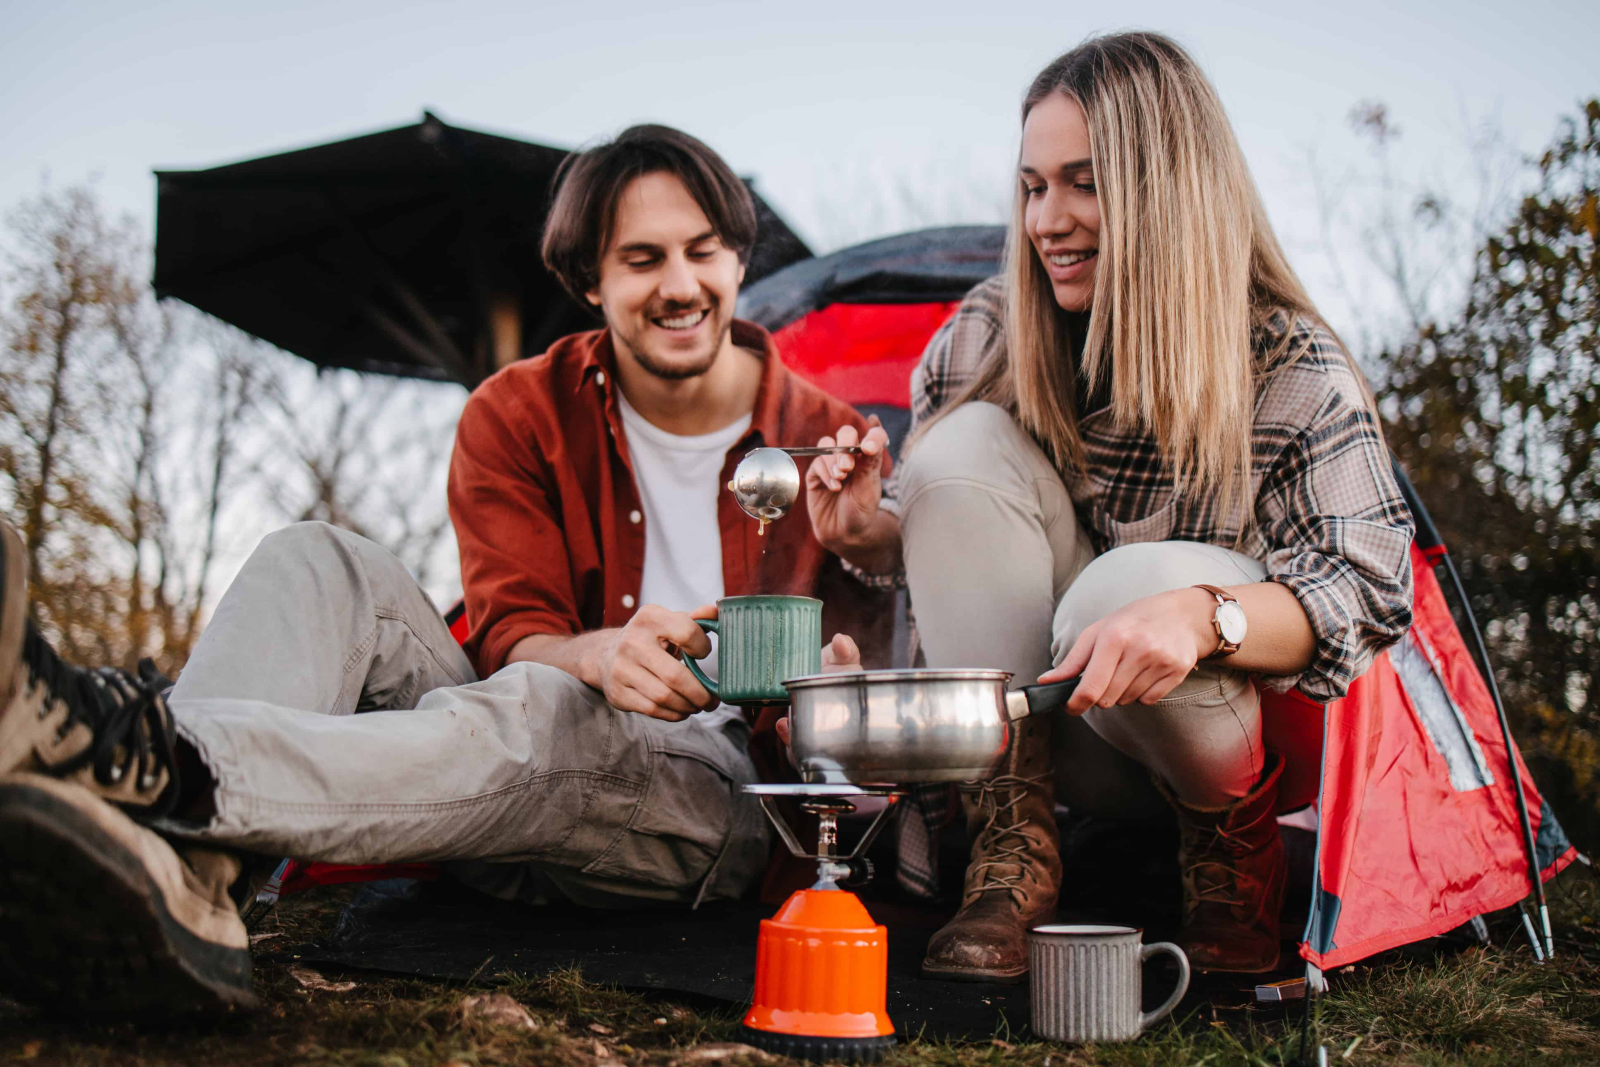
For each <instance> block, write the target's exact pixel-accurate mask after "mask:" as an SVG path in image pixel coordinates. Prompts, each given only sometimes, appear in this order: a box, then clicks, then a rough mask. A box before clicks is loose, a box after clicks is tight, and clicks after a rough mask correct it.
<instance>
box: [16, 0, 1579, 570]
mask: <svg viewBox="0 0 1600 1067" xmlns="http://www.w3.org/2000/svg"><path fill="white" fill-rule="evenodd" d="M1122 29H1155V30H1159V31H1162V32H1165V33H1167V34H1170V35H1172V36H1174V37H1175V38H1177V40H1178V41H1179V42H1180V43H1181V44H1183V45H1184V46H1186V47H1187V48H1189V49H1190V51H1191V52H1192V53H1193V54H1194V55H1195V57H1196V58H1197V59H1198V60H1199V62H1200V64H1201V66H1202V67H1203V69H1204V70H1206V71H1207V73H1208V74H1209V76H1210V78H1211V79H1212V81H1213V82H1214V84H1215V85H1216V87H1217V89H1218V91H1219V93H1220V95H1221V97H1222V100H1223V103H1224V105H1225V106H1226V108H1227V110H1228V113H1229V115H1230V116H1231V118H1232V121H1233V123H1234V126H1235V129H1236V131H1237V133H1238V137H1239V140H1240V143H1241V145H1242V146H1243V148H1244V151H1245V154H1246V157H1247V159H1248V160H1249V162H1250V165H1251V168H1252V170H1253V172H1254V174H1255V176H1256V179H1257V182H1258V184H1259V185H1260V187H1261V190H1262V194H1263V197H1264V200H1265V202H1266V204H1267V208H1268V212H1269V215H1270V216H1271V218H1272V220H1273V223H1274V225H1275V227H1276V228H1277V230H1278V232H1279V234H1280V236H1281V237H1282V238H1283V240H1284V244H1285V246H1286V248H1287V249H1288V251H1289V254H1290V258H1291V260H1293V261H1294V262H1295V264H1296V266H1297V267H1298V268H1299V269H1300V271H1301V274H1302V276H1303V277H1304V278H1305V280H1306V282H1307V285H1308V287H1309V288H1310V290H1311V293H1312V296H1313V297H1314V298H1315V299H1316V300H1317V301H1318V303H1319V304H1320V305H1321V306H1322V308H1323V310H1324V312H1325V313H1327V314H1328V316H1329V318H1330V320H1332V321H1333V323H1334V325H1335V326H1336V328H1339V329H1340V330H1341V332H1344V333H1345V335H1346V337H1347V338H1348V337H1350V336H1351V332H1352V331H1360V330H1361V329H1363V328H1364V327H1365V325H1366V323H1367V321H1368V320H1371V319H1375V318H1379V317H1381V312H1380V311H1379V310H1376V309H1375V307H1374V306H1373V305H1370V304H1369V303H1368V302H1367V301H1366V300H1365V299H1364V298H1363V297H1362V286H1361V284H1360V282H1361V280H1362V278H1363V277H1364V276H1366V275H1370V273H1371V272H1370V270H1369V269H1368V265H1364V264H1363V261H1362V259H1361V257H1360V254H1359V253H1360V249H1359V247H1354V246H1355V245H1359V243H1360V242H1359V240H1358V239H1357V238H1356V237H1355V236H1353V235H1354V234H1356V232H1357V231H1356V229H1355V228H1353V227H1352V226H1348V225H1345V226H1342V227H1338V228H1337V229H1338V233H1339V236H1338V237H1337V238H1336V239H1334V240H1332V241H1330V239H1329V238H1328V237H1327V236H1326V229H1327V228H1326V227H1324V226H1323V225H1322V223H1323V220H1324V218H1325V216H1326V215H1327V213H1328V210H1329V209H1327V208H1324V209H1322V210H1321V211H1320V212H1319V207H1318V203H1319V200H1318V189H1319V188H1320V189H1321V191H1322V196H1323V198H1324V202H1325V203H1326V202H1328V201H1329V199H1330V198H1331V200H1332V201H1334V202H1335V203H1336V211H1337V212H1343V213H1344V214H1345V216H1346V217H1357V218H1359V217H1363V213H1364V212H1365V213H1366V215H1365V217H1367V221H1368V222H1369V223H1370V222H1371V217H1372V213H1371V211H1370V202H1371V199H1372V198H1373V197H1374V196H1376V195H1378V191H1376V190H1375V189H1374V187H1373V186H1372V184H1371V180H1370V179H1371V176H1372V173H1373V168H1374V161H1373V158H1372V156H1371V153H1370V151H1369V149H1368V147H1367V146H1366V145H1365V144H1364V143H1363V142H1361V141H1358V140H1357V139H1356V137H1355V136H1354V135H1353V134H1352V133H1351V132H1350V128H1349V123H1348V116H1349V114H1350V112H1351V109H1352V108H1353V107H1355V106H1356V105H1358V104H1360V103H1362V102H1364V101H1382V102H1383V103H1384V104H1385V105H1386V106H1387V108H1388V111H1389V115H1390V117H1391V120H1392V121H1393V122H1394V123H1395V124H1396V125H1397V126H1398V127H1399V129H1400V131H1401V136H1400V138H1399V140H1398V141H1396V142H1395V144H1394V147H1393V149H1392V153H1393V155H1392V159H1391V174H1392V177H1393V179H1394V180H1395V182H1397V183H1398V187H1399V188H1401V189H1402V191H1405V190H1419V189H1422V188H1438V189H1443V190H1445V191H1446V192H1447V193H1452V194H1454V195H1458V196H1460V197H1461V198H1463V199H1470V196H1471V186H1472V184H1473V181H1474V180H1475V178H1474V176H1475V174H1476V170H1477V168H1478V165H1479V164H1480V163H1482V162H1483V160H1482V159H1481V158H1478V157H1479V156H1482V155H1483V153H1481V152H1475V150H1474V149H1473V148H1472V147H1471V143H1472V130H1473V129H1474V128H1475V127H1479V126H1481V124H1483V123H1485V122H1488V123H1490V124H1492V125H1493V126H1494V127H1495V128H1497V129H1499V130H1500V131H1501V132H1502V133H1503V135H1504V138H1505V140H1506V142H1507V146H1506V147H1503V148H1501V149H1498V150H1497V151H1498V152H1500V153H1502V154H1504V153H1507V152H1509V153H1511V154H1512V156H1513V158H1514V156H1515V153H1516V152H1519V151H1520V152H1523V153H1531V152H1534V151H1536V150H1537V149H1538V148H1539V147H1541V146H1542V145H1543V144H1545V143H1547V142H1548V141H1549V139H1550V138H1551V136H1552V134H1553V133H1554V132H1555V130H1556V124H1557V120H1558V118H1559V116H1561V115H1563V114H1568V113H1571V112H1572V111H1573V110H1574V108H1575V106H1576V104H1577V102H1578V101H1579V100H1580V99H1581V98H1585V97H1587V96H1591V95H1594V94H1596V93H1600V64H1597V63H1596V61H1595V55H1596V45H1597V44H1600V4H1596V3H1595V2H1594V0H1519V2H1517V3H1503V2H1499V3H1492V4H1491V3H1486V2H1483V0H1456V2H1453V3H1441V2H1440V0H1383V2H1372V0H1343V2H1341V3H1338V4H1328V3H1319V4H1305V3H1292V2H1279V3H1273V4H1265V3H1262V4H1243V3H1235V2H1227V0H1212V2H1207V3H1195V2H1193V0H1182V2H1180V0H1126V2H1123V3H1120V4H1117V5H1115V6H1112V5H1108V4H1099V5H1094V4H1084V3H1077V4H1071V3H1056V4H1037V3H1035V4H1019V3H1009V4H997V3H993V2H981V0H965V2H960V3H952V2H948V0H914V2H912V0H894V2H883V3H879V2H873V0H855V2H849V3H839V2H834V0H802V2H794V3H786V4H774V3H768V2H764V0H763V2H756V0H747V2H744V3H730V4H696V3H683V2H672V3H663V2H660V0H657V2H655V3H641V2H637V0H613V2H605V0H589V2H584V3H579V2H564V3H559V4H552V3H538V2H535V3H528V2H520V3H513V2H508V0H457V2H453V3H447V4H419V3H409V4H408V3H405V2H403V0H390V2H385V3H377V2H371V0H354V2H341V0H319V2H316V3H312V2H306V0H273V2H271V3H252V4H242V3H237V2H232V0H206V2H195V0H146V2H143V3H139V4H130V3H126V2H125V0H124V2H91V0H0V72H3V74H0V130H3V131H4V140H3V142H0V144H3V147H0V160H3V164H4V165H3V166H0V213H3V212H5V211H7V210H9V208H10V207H11V206H12V205H15V204H17V203H18V202H19V201H21V200H22V199H23V198H25V197H28V196H31V195H33V194H36V193H37V192H38V191H39V190H40V188H41V183H42V182H45V181H48V182H50V183H51V184H52V185H54V186H62V185H68V184H74V183H78V182H82V181H85V180H88V179H92V181H93V183H94V186H95V188H96V189H97V190H98V192H99V194H100V196H101V198H102V200H103V201H104V202H105V203H106V204H107V205H108V206H109V207H110V208H111V209H112V210H113V211H114V212H115V213H117V214H122V213H127V214H130V215H132V216H133V217H134V218H135V219H136V221H138V222H139V223H140V224H141V226H142V227H143V228H144V230H145V232H147V233H149V232H152V231H153V222H154V210H155V182H154V180H153V178H152V176H151V172H152V170H154V169H190V168H204V167H209V166H214V165H218V164H222V163H228V162H234V161H237V160H240V159H249V158H253V157H257V156H261V155H267V154H271V153H274V152H278V151H283V150H287V149H291V148H299V147H304V146H307V145H312V144H318V143H322V142H326V141H331V140H339V139H343V138H346V137H350V136H354V135H356V134H360V133H366V132H370V131H373V130H379V129H386V128H391V127H395V126H402V125H409V124H412V123H415V122H417V121H418V120H419V119H420V117H421V114H422V111H423V109H424V108H427V109H430V110H432V111H434V112H435V113H436V114H438V115H439V116H440V117H441V118H443V119H444V120H446V121H447V122H451V123H454V124H457V125H461V126H467V127H472V128H476V129H482V130H488V131H491V132H496V133H503V134H508V135H510V136H515V137H520V138H524V139H527V140H531V141H537V142H541V143H545V144H552V145H559V146H564V147H570V146H577V145H580V144H583V143H584V142H588V141H592V140H596V139H598V138H601V137H604V136H606V135H608V134H611V133H614V132H616V131H618V130H620V129H621V128H623V127H625V126H627V125H629V124H631V123H634V122H639V121H659V122H665V123H669V124H671V125H675V126H679V127H681V128H683V129H686V130H688V131H690V132H691V133H694V134H696V135H697V136H699V137H701V138H702V139H704V140H705V141H707V142H709V143H710V144H711V145H712V146H713V147H714V148H716V149H718V150H719V151H720V152H721V153H722V154H723V155H724V156H725V157H726V158H727V159H728V160H729V162H730V163H732V164H733V166H734V167H735V168H736V169H737V170H738V171H739V172H740V173H742V174H745V175H749V176H753V177H754V178H755V179H756V181H757V187H758V189H760V190H761V192H762V194H763V195H764V196H765V197H766V198H767V200H768V201H769V202H771V203H772V204H773V205H774V206H775V207H776V208H777V210H778V211H779V213H780V214H782V215H783V216H784V217H785V218H786V219H788V221H789V222H790V223H791V224H792V225H793V226H794V227H795V228H796V229H797V230H798V231H799V232H800V233H801V235H802V236H803V237H805V238H806V239H807V240H809V241H810V242H811V244H812V246H813V248H814V249H815V250H817V251H819V252H825V251H829V250H832V249H834V248H837V247H840V246H842V245H845V244H849V243H852V242H854V241H859V240H865V239H867V238H870V237H874V236H881V235H884V234H887V233H893V232H898V231H901V230H905V229H910V228H915V227H917V226H922V225H932V224H947V223H956V222H990V221H999V220H1000V218H1001V217H1002V212H1003V205H1004V204H1005V203H1006V201H1007V198H1008V197H1009V195H1010V189H1011V183H1012V181H1014V176H1013V175H1014V170H1013V168H1014V164H1015V154H1016V147H1017V140H1018V130H1019V116H1018V104H1019V101H1020V99H1021V95H1022V93H1023V90H1024V89H1025V87H1026V85H1027V83H1028V82H1029V81H1030V80H1031V78H1032V77H1033V75H1034V74H1035V73H1037V71H1038V70H1039V69H1040V68H1041V67H1042V66H1043V65H1044V64H1046V63H1047V62H1049V61H1050V60H1051V59H1052V58H1054V57H1055V56H1056V55H1057V54H1059V53H1060V52H1062V51H1065V50H1066V49H1068V48H1070V47H1071V46H1073V45H1074V44H1076V43H1077V42H1079V41H1080V40H1082V39H1083V38H1084V37H1086V36H1088V35H1089V34H1091V33H1095V32H1101V31H1112V30H1122ZM1330 190H1331V191H1332V192H1331V193H1330ZM1341 242H1342V247H1343V253H1344V254H1345V255H1347V257H1348V258H1347V262H1346V263H1345V267H1344V269H1343V270H1339V269H1336V267H1337V264H1336V263H1335V259H1334V257H1333V256H1332V255H1330V249H1333V246H1334V245H1335V244H1340V243H1341ZM1456 258H1457V259H1458V260H1462V261H1465V262H1467V263H1468V264H1470V254H1468V255H1465V256H1460V255H1458V256H1457V257H1456ZM1352 277H1354V278H1355V279H1356V284H1354V285H1352V284H1351V278H1352ZM1380 288H1381V287H1380ZM454 402H455V403H457V404H459V397H457V398H455V401H454ZM446 551H447V552H448V550H446Z"/></svg>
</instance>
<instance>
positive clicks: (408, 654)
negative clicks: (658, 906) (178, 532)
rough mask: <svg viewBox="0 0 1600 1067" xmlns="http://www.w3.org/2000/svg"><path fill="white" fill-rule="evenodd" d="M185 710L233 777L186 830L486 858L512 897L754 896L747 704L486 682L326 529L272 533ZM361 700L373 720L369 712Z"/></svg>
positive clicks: (367, 556)
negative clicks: (627, 706) (658, 712)
mask: <svg viewBox="0 0 1600 1067" xmlns="http://www.w3.org/2000/svg"><path fill="white" fill-rule="evenodd" d="M170 705H171V707H172V715H173V719H174V721H175V723H176V725H177V729H178V733H179V734H180V735H181V736H182V737H183V738H184V739H185V740H187V741H188V742H190V743H191V744H192V745H194V746H195V748H196V749H197V750H198V751H199V753H200V755H201V757H202V759H203V760H204V761H205V764H206V766H207V767H208V768H209V769H210V771H211V773H212V775H213V776H214V777H215V779H216V793H215V796H216V817H215V818H214V819H213V820H212V821H211V822H210V824H209V825H207V826H205V827H202V828H200V829H198V830H196V829H194V828H193V827H180V826H172V825H169V826H165V827H163V829H167V830H169V831H173V832H178V833H181V834H182V835H183V836H186V837H191V838H199V839H203V840H210V841H216V842H219V843H222V844H227V845H231V846H235V847H238V848H242V849H246V850H249V851H253V852H259V853H264V854H267V855H282V856H293V857H295V858H299V859H312V860H324V861H328V862H333V863H389V862H399V861H405V860H446V861H448V860H467V861H494V862H493V863H492V864H491V863H484V862H475V863H471V864H469V865H467V866H464V867H461V868H459V871H460V872H461V873H463V874H464V875H466V876H467V880H469V881H471V882H472V883H473V884H475V885H478V886H479V887H480V888H484V889H486V890H488V891H490V892H494V893H496V894H498V895H501V896H506V897H522V898H534V899H537V898H540V897H544V896H548V895H549V894H550V893H551V892H552V891H554V892H559V893H560V894H562V895H564V896H567V897H569V898H571V899H573V900H576V901H578V902H579V903H584V904H592V905H602V906H604V905H616V904H621V903H625V902H627V901H630V900H638V899H652V900H665V901H694V900H697V899H699V897H700V896H701V894H704V896H705V898H706V899H715V898H719V897H724V898H731V897H737V896H739V895H740V894H741V893H742V892H743V891H744V890H745V889H746V888H747V887H748V886H749V885H751V884H752V883H753V882H754V881H755V879H756V877H757V876H758V875H759V874H760V873H761V871H762V870H763V869H764V868H765V864H766V857H767V842H768V831H767V826H766V820H765V818H764V817H763V816H762V814H761V809H760V806H759V804H757V802H756V801H755V798H753V797H748V796H744V795H743V794H742V793H740V791H739V786H740V785H742V784H744V783H746V782H753V781H755V780H756V772H755V767H754V766H753V765H752V764H751V762H750V757H749V755H748V754H747V752H746V750H745V745H746V742H747V740H748V738H749V730H748V728H747V727H746V725H745V723H744V721H743V719H742V718H741V717H740V715H739V713H738V712H737V711H734V710H726V709H725V710H719V711H709V712H702V713H700V714H698V715H695V716H692V717H691V718H689V719H688V720H686V721H684V722H662V721H660V720H657V719H652V718H649V717H647V716H644V715H635V714H632V713H629V712H623V711H618V710H616V709H615V708H613V707H611V706H610V705H608V704H607V703H606V702H605V699H604V698H603V697H602V696H601V695H600V693H599V692H597V691H596V690H594V689H592V688H590V687H589V686H587V685H584V684H583V683H582V682H580V681H578V679H576V678H574V677H572V676H571V675H569V674H567V673H565V672H563V671H559V670H557V669H555V668H554V667H546V666H541V665H535V664H531V663H516V664H512V665H511V666H509V667H506V668H505V669H504V670H501V671H500V672H498V673H497V674H495V675H494V676H493V677H491V678H485V679H482V680H479V679H478V678H477V677H476V676H475V675H474V674H473V670H472V665H471V664H470V663H469V662H468V660H467V657H466V656H465V654H463V653H462V651H461V649H460V647H459V646H458V645H457V644H456V642H455V640H454V639H453V638H452V637H451V636H450V632H449V630H448V629H447V628H446V627H445V624H444V620H443V619H441V618H440V617H439V613H438V611H437V610H436V609H435V608H434V606H433V604H432V603H430V602H429V600H428V598H427V596H426V595H425V594H424V593H423V592H422V590H421V589H420V588H418V587H417V583H416V581H415V580H413V579H412V577H411V575H410V574H409V573H407V571H406V569H405V567H404V566H403V565H402V564H401V563H400V561H399V560H397V559H395V558H394V557H393V556H392V555H390V554H389V553H388V552H386V551H385V550H383V549H382V548H380V547H379V546H377V545H375V544H373V543H372V542H371V541H368V540H366V539H365V538H362V537H358V536H357V535H355V534H353V533H350V532H348V531H346V530H340V529H337V528H335V527H332V526H328V525H326V524H324V523H299V524H296V525H294V526H290V527H288V528H286V529H283V530H280V531H278V532H277V533H274V534H272V535H270V536H268V537H267V538H266V539H264V540H263V541H262V542H261V545H260V546H259V547H258V548H257V549H256V551H255V552H254V553H253V554H252V555H251V556H250V559H249V560H248V561H247V562H246V563H245V565H244V568H243V570H242V571H241V572H240V574H239V577H238V578H237V579H236V580H235V581H234V583H233V584H232V585H231V586H230V587H229V588H228V592H227V594H226V595H224V596H223V598H222V602H221V603H220V604H219V605H218V606H217V610H216V613H215V615H214V616H213V617H212V620H211V622H210V624H209V625H208V626H207V627H206V630H205V633H204V634H203V635H202V637H201V639H200V643H199V645H198V646H197V647H196V648H195V650H194V654H193V655H192V656H191V657H190V658H189V662H188V663H187V664H186V665H185V666H184V669H183V673H182V675H181V676H180V677H179V678H178V684H177V686H176V687H175V688H174V690H173V692H172V695H171V698H170ZM357 713H364V714H357Z"/></svg>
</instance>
